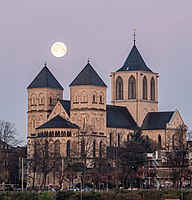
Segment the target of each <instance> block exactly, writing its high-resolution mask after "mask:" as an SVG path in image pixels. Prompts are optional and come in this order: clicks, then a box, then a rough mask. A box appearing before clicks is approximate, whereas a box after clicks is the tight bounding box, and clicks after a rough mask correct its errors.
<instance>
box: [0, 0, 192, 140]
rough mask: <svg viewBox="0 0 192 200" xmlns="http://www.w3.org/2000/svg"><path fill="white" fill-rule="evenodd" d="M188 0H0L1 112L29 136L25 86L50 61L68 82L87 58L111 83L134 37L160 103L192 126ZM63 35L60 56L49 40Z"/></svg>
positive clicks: (191, 30)
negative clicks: (155, 82) (53, 51)
mask: <svg viewBox="0 0 192 200" xmlns="http://www.w3.org/2000/svg"><path fill="white" fill-rule="evenodd" d="M191 8H192V1H191V0H185V1H180V0H161V1H157V0H145V1H142V0H132V1H131V0H118V1H117V0H95V1H94V0H81V1H80V0H55V1H53V0H40V1H37V0H33V1H26V0H17V1H13V0H2V1H0V47H1V48H0V69H1V73H0V92H1V98H0V119H1V120H3V119H4V120H7V121H10V122H13V123H15V126H16V128H17V130H18V133H19V134H20V135H21V136H22V137H23V138H26V136H27V90H26V88H27V86H28V85H29V84H30V82H31V81H32V80H33V78H34V77H35V76H36V75H37V73H38V72H39V71H40V70H41V69H42V67H43V66H44V62H45V60H46V62H47V66H48V67H49V69H50V70H51V71H52V73H53V74H54V75H55V76H56V78H57V79H58V80H59V82H60V83H61V84H62V85H63V87H64V88H65V91H64V98H65V99H69V87H68V85H69V84H70V83H71V82H72V80H73V79H74V78H75V77H76V75H77V74H78V73H79V72H80V70H81V69H82V68H83V67H84V66H85V64H86V63H87V58H88V57H89V58H90V63H91V64H92V66H93V67H94V68H95V70H96V71H97V72H98V73H99V75H100V76H101V77H102V79H103V80H104V81H105V83H106V84H107V85H108V92H107V95H108V100H107V101H108V103H110V93H111V84H110V72H113V71H116V70H117V69H119V68H120V67H121V65H122V64H123V62H124V60H125V58H126V57H127V55H128V53H129V51H130V49H131V48H132V45H133V37H132V34H133V30H134V28H136V33H137V38H136V40H137V41H136V45H137V47H138V49H139V51H140V52H141V54H142V56H143V58H144V60H145V62H146V64H147V65H148V67H149V68H150V69H151V70H153V71H155V72H158V73H159V76H160V77H159V110H161V111H165V110H175V109H178V110H179V112H180V114H181V115H182V117H183V119H184V121H185V123H186V124H187V125H188V126H189V129H190V130H191V129H192V117H191V116H192V106H191V102H192V101H191V100H192V92H191V86H192V78H191V74H192V55H191V54H192V39H191V36H192V12H191ZM55 41H62V42H64V43H65V44H66V46H67V47H68V52H67V54H66V56H64V57H63V58H56V57H53V56H52V55H51V52H50V46H51V45H52V43H53V42H55Z"/></svg>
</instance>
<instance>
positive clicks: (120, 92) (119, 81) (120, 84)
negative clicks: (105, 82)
mask: <svg viewBox="0 0 192 200" xmlns="http://www.w3.org/2000/svg"><path fill="white" fill-rule="evenodd" d="M116 100H123V79H122V78H121V77H120V76H118V77H117V79H116Z"/></svg>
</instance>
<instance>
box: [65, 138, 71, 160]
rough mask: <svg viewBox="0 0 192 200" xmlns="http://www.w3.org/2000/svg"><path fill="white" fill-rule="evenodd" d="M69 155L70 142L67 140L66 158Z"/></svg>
mask: <svg viewBox="0 0 192 200" xmlns="http://www.w3.org/2000/svg"><path fill="white" fill-rule="evenodd" d="M70 153H71V141H70V140H67V147H66V156H67V157H69V156H70Z"/></svg>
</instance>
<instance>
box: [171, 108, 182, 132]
mask: <svg viewBox="0 0 192 200" xmlns="http://www.w3.org/2000/svg"><path fill="white" fill-rule="evenodd" d="M183 124H184V121H183V119H182V117H181V115H180V113H179V111H178V110H176V111H175V112H174V114H173V116H172V118H171V119H170V122H169V123H168V124H167V128H178V127H180V126H181V125H183Z"/></svg>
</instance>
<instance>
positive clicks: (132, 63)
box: [117, 32, 152, 72]
mask: <svg viewBox="0 0 192 200" xmlns="http://www.w3.org/2000/svg"><path fill="white" fill-rule="evenodd" d="M133 36H134V45H133V47H132V49H131V51H130V53H129V55H128V57H127V58H126V60H125V62H124V64H123V66H122V67H121V68H120V69H118V70H117V71H148V72H152V71H151V70H150V69H149V68H148V67H147V65H146V64H145V61H144V60H143V58H142V56H141V54H140V53H139V50H138V49H137V47H136V45H135V36H136V34H135V32H134V35H133Z"/></svg>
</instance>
